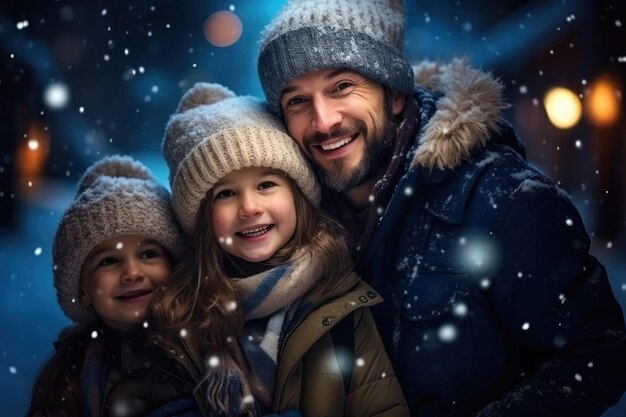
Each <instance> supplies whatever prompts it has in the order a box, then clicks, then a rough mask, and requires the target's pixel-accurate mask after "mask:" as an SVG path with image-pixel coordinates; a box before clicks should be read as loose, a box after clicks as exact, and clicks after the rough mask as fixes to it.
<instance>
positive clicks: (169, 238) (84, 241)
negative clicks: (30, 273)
mask: <svg viewBox="0 0 626 417" xmlns="http://www.w3.org/2000/svg"><path fill="white" fill-rule="evenodd" d="M120 235H141V236H146V237H148V238H151V239H154V240H155V241H157V242H158V243H160V244H161V245H163V247H164V248H165V249H167V250H168V251H169V253H170V255H171V256H172V257H174V258H177V257H178V256H179V255H180V252H181V250H182V245H183V240H182V239H183V236H182V233H181V232H180V229H179V227H178V225H177V223H176V220H175V217H174V213H173V211H172V207H171V199H170V195H169V192H168V191H167V190H166V189H165V188H164V187H163V186H161V185H159V184H158V183H157V181H156V179H155V178H154V177H153V176H152V174H151V173H150V171H149V170H148V169H147V168H146V167H145V166H144V165H143V164H141V163H140V162H138V161H135V160H133V159H132V158H130V157H128V156H119V155H115V156H110V157H106V158H104V159H102V160H100V161H98V162H96V163H95V164H93V165H92V166H91V167H89V168H88V169H87V171H85V174H84V175H83V177H82V178H81V179H80V181H79V183H78V190H77V193H76V198H75V200H74V202H73V203H72V205H71V206H70V207H69V208H68V209H67V211H66V212H65V214H64V215H63V217H62V218H61V221H60V223H59V228H58V229H57V232H56V236H55V238H54V243H53V248H52V257H53V265H54V266H53V272H54V286H55V288H56V290H57V299H58V301H59V304H60V305H61V309H62V310H63V311H64V312H65V314H66V315H67V316H68V317H69V318H70V319H72V320H74V321H75V322H88V321H92V320H95V319H96V318H97V315H96V313H95V312H94V311H93V309H88V308H86V307H84V306H82V305H81V304H80V301H79V300H80V273H81V269H82V266H83V263H84V261H85V259H86V258H87V256H88V255H89V253H90V252H91V250H92V249H93V248H94V247H95V246H97V245H98V244H100V243H101V242H102V241H104V240H107V239H110V238H112V237H115V236H120Z"/></svg>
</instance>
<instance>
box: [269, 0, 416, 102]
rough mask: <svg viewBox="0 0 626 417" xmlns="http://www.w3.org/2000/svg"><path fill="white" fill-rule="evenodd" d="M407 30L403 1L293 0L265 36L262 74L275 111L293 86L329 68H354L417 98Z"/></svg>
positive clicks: (280, 12)
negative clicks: (406, 50) (407, 53)
mask: <svg viewBox="0 0 626 417" xmlns="http://www.w3.org/2000/svg"><path fill="white" fill-rule="evenodd" d="M404 28H405V14H404V2H403V0H289V1H288V2H287V4H286V5H285V6H284V7H283V8H282V9H281V10H280V11H279V12H278V14H277V15H276V16H275V17H274V19H273V20H272V21H271V22H270V23H269V24H268V25H267V26H266V27H265V30H264V31H263V33H262V34H261V41H260V55H259V61H258V72H259V77H260V80H261V85H262V87H263V90H264V92H265V95H266V97H267V101H268V104H269V106H270V108H271V110H272V111H273V112H274V113H275V114H280V112H281V111H280V95H281V93H282V90H283V89H284V88H285V86H286V85H287V83H288V82H289V81H290V80H292V79H294V78H296V77H299V76H300V75H303V74H306V73H309V72H313V71H317V70H320V69H323V68H349V69H352V70H354V71H357V72H359V73H361V74H363V75H366V76H368V77H370V78H372V79H374V80H376V81H378V82H379V83H381V84H383V85H385V86H387V87H389V88H391V89H393V90H395V91H399V92H404V93H411V92H413V91H414V82H413V71H412V69H411V66H410V65H409V63H408V61H407V60H406V58H405V57H404V56H403V54H402V47H403V42H404Z"/></svg>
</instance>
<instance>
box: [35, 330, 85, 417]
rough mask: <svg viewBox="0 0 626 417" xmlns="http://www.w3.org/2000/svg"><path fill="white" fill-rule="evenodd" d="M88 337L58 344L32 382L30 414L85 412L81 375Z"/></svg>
mask: <svg viewBox="0 0 626 417" xmlns="http://www.w3.org/2000/svg"><path fill="white" fill-rule="evenodd" d="M88 340H89V338H88V337H79V338H78V339H77V340H75V341H74V339H73V342H70V343H65V344H63V345H62V346H60V347H59V349H58V350H57V351H56V352H55V353H54V355H53V356H52V357H51V358H50V359H49V360H48V362H46V364H45V365H44V366H43V367H42V369H41V371H40V372H39V375H37V379H36V380H35V383H34V384H33V392H32V395H31V401H30V408H29V410H28V412H27V413H26V416H27V417H32V416H37V417H48V416H59V417H73V416H80V415H82V414H83V406H82V402H81V399H80V388H79V384H78V382H79V377H80V371H81V369H82V360H83V359H84V357H85V350H86V347H87V345H88Z"/></svg>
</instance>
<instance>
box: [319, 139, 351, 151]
mask: <svg viewBox="0 0 626 417" xmlns="http://www.w3.org/2000/svg"><path fill="white" fill-rule="evenodd" d="M351 141H352V137H347V138H345V139H342V140H340V141H339V142H335V143H329V144H327V145H321V146H322V149H323V150H325V151H332V150H333V149H337V148H340V147H342V146H343V145H346V144H348V143H350V142H351Z"/></svg>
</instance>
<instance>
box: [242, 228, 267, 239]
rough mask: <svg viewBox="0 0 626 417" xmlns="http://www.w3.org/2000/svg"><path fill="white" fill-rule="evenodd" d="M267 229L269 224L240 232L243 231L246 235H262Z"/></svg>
mask: <svg viewBox="0 0 626 417" xmlns="http://www.w3.org/2000/svg"><path fill="white" fill-rule="evenodd" d="M266 230H267V226H263V227H257V228H256V229H251V230H243V231H241V232H239V233H241V234H242V235H244V236H252V237H255V236H261V235H262V234H263V233H265V231H266Z"/></svg>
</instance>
